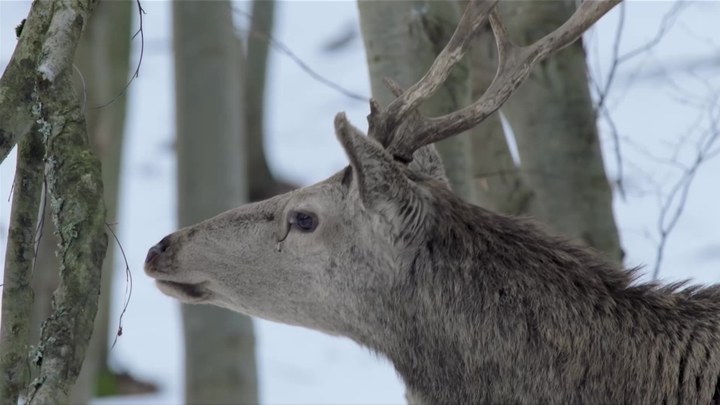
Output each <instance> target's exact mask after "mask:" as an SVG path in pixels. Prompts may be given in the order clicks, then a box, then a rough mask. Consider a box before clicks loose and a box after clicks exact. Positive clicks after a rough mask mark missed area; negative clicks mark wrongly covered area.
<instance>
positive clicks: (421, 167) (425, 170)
mask: <svg viewBox="0 0 720 405" xmlns="http://www.w3.org/2000/svg"><path fill="white" fill-rule="evenodd" d="M408 166H409V167H410V169H411V170H413V171H415V172H418V173H422V174H424V175H426V176H429V177H431V178H433V179H435V180H437V181H440V182H442V183H443V184H445V185H446V186H447V187H448V188H450V181H448V178H447V175H445V166H443V162H442V159H441V158H440V154H439V153H438V151H437V149H436V148H435V145H434V144H430V145H427V146H423V147H422V148H420V149H418V150H417V151H415V153H414V154H413V160H412V162H410V164H409V165H408Z"/></svg>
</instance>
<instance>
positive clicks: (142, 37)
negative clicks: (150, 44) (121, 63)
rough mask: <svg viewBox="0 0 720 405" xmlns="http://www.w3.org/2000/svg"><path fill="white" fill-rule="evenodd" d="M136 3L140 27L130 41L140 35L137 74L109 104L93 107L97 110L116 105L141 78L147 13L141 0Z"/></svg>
mask: <svg viewBox="0 0 720 405" xmlns="http://www.w3.org/2000/svg"><path fill="white" fill-rule="evenodd" d="M135 3H136V4H137V7H138V16H139V19H140V27H139V28H138V29H137V31H135V33H134V34H133V36H132V37H131V38H130V40H131V41H133V40H135V37H137V36H138V35H140V58H139V59H138V63H137V66H136V67H135V72H134V73H133V74H132V76H131V77H130V80H128V82H127V84H125V87H123V88H122V90H120V92H119V93H118V94H117V95H116V96H115V97H113V98H112V99H111V100H110V101H108V102H107V103H104V104H101V105H99V106H97V107H93V109H96V110H97V109H101V108H105V107H107V106H109V105H110V104H112V103H114V102H115V101H116V100H117V99H119V98H120V97H122V96H124V95H125V93H126V92H127V89H128V88H130V85H131V84H132V82H133V81H135V79H137V78H138V77H139V76H140V66H141V65H142V61H143V56H144V55H145V30H144V29H143V15H144V14H146V13H145V9H144V8H143V7H142V4H140V0H135Z"/></svg>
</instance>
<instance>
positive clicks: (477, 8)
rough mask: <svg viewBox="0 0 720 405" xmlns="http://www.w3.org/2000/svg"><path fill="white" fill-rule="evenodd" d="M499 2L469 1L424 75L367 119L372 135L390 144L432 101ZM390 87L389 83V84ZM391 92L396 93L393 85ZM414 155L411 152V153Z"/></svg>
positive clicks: (383, 142) (385, 143)
mask: <svg viewBox="0 0 720 405" xmlns="http://www.w3.org/2000/svg"><path fill="white" fill-rule="evenodd" d="M497 2H498V0H470V1H469V2H468V5H467V7H466V8H465V12H464V13H463V15H462V17H461V18H460V22H459V23H458V25H457V27H456V28H455V32H454V33H453V35H452V37H451V38H450V41H448V43H447V45H445V48H443V50H442V51H441V52H440V54H439V55H438V57H437V58H436V59H435V61H434V62H433V64H432V66H430V68H429V69H428V71H427V72H426V73H425V75H424V76H423V77H422V78H421V79H420V80H419V81H418V82H417V83H415V84H414V85H412V86H411V87H410V88H409V89H407V90H406V91H405V92H403V93H402V95H400V96H398V97H397V98H396V99H395V100H393V101H392V102H391V103H390V104H389V105H388V106H387V108H385V109H384V110H383V111H376V113H374V114H373V113H372V111H371V114H370V115H369V116H368V122H369V132H370V134H369V135H370V136H372V137H374V138H375V139H378V140H380V141H381V143H382V144H384V145H387V142H392V139H390V138H391V137H392V133H393V132H394V131H395V130H396V129H397V128H398V127H399V126H400V124H402V123H403V121H404V120H405V119H406V118H407V117H408V114H410V113H411V112H413V111H415V110H416V109H417V108H418V107H419V106H420V104H422V102H423V101H425V100H427V99H428V98H430V97H431V96H432V95H433V94H435V92H436V91H437V90H438V89H439V88H440V87H441V86H442V84H443V83H444V82H445V80H447V78H448V76H449V75H450V71H451V70H452V68H453V66H455V64H457V63H458V62H459V61H460V60H461V59H462V57H463V56H464V55H465V52H466V51H467V49H468V46H469V44H470V41H471V40H472V39H473V38H474V37H475V35H476V34H477V33H478V31H479V30H480V28H481V27H482V26H483V22H484V21H485V19H486V18H487V16H488V15H489V14H490V11H491V10H492V9H493V7H494V6H495V4H496V3H497ZM386 84H387V82H386ZM391 90H392V91H395V89H393V87H392V86H391ZM411 154H412V153H411Z"/></svg>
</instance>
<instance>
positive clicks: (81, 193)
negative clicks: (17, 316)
mask: <svg viewBox="0 0 720 405" xmlns="http://www.w3.org/2000/svg"><path fill="white" fill-rule="evenodd" d="M96 3H97V0H36V1H34V2H33V5H32V7H31V9H30V13H29V15H28V18H27V20H26V22H25V24H24V27H23V29H22V32H21V34H20V38H19V42H18V45H17V47H16V49H15V52H14V53H13V57H12V59H11V60H10V62H9V64H8V67H7V69H6V70H5V72H4V73H3V76H2V78H0V161H2V160H4V158H5V157H6V156H7V154H8V153H9V151H10V149H12V147H13V146H14V145H15V143H16V142H18V140H19V139H22V137H23V136H24V135H25V134H26V132H28V130H29V129H30V128H31V127H32V126H33V125H34V126H35V128H36V130H37V136H38V137H39V138H40V139H41V140H42V141H43V142H44V144H45V147H46V148H45V149H46V153H45V155H44V162H45V178H46V181H47V192H48V197H49V199H50V201H51V204H50V206H51V210H52V218H53V221H54V222H55V223H56V225H57V229H59V236H60V243H59V246H58V255H59V257H60V261H61V266H60V267H61V268H60V279H61V281H60V285H59V287H58V288H57V290H56V291H55V293H54V296H53V301H54V306H53V310H54V311H53V314H52V315H51V316H50V317H49V318H48V319H47V321H45V322H44V324H43V328H42V336H41V339H40V342H38V344H37V345H35V349H34V350H33V351H32V353H31V356H32V360H33V362H34V363H35V364H36V365H37V366H39V372H38V377H37V378H35V379H34V380H33V381H32V382H31V383H30V386H29V387H28V396H27V398H25V403H27V404H33V403H38V404H47V403H66V402H67V400H68V392H69V391H70V388H71V387H72V385H73V383H74V382H75V379H76V378H77V375H78V373H79V371H80V367H81V365H82V361H83V357H84V353H85V349H86V347H87V344H88V341H89V339H90V335H91V333H92V327H93V321H94V318H95V313H96V311H97V301H98V295H99V293H100V268H101V265H102V261H103V257H104V255H105V250H106V247H107V236H106V234H105V207H104V204H103V200H102V196H103V194H102V193H103V186H102V179H101V176H100V164H99V161H98V160H97V159H96V158H95V157H94V156H93V155H92V153H91V152H90V146H89V144H88V140H87V139H88V138H87V133H86V128H85V118H84V116H83V113H82V111H81V108H80V102H79V100H78V98H77V96H76V94H75V93H74V91H73V87H72V85H71V82H70V75H71V74H72V67H71V66H72V65H71V64H72V60H73V57H74V54H75V49H76V47H77V43H78V41H79V38H80V34H81V32H82V30H83V27H84V25H85V23H86V21H87V20H88V18H89V16H90V14H91V13H92V11H93V9H94V7H95V5H96ZM23 142H24V141H23ZM38 201H39V198H38ZM30 228H31V229H33V230H34V227H30ZM33 242H34V240H33ZM4 309H5V308H3V310H4ZM25 316H26V317H28V318H29V314H25ZM4 320H5V319H4V317H3V321H4ZM23 357H24V356H23ZM26 361H27V360H25V359H23V362H22V363H23V364H25V363H26Z"/></svg>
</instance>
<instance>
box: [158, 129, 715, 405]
mask: <svg viewBox="0 0 720 405" xmlns="http://www.w3.org/2000/svg"><path fill="white" fill-rule="evenodd" d="M338 137H339V140H340V142H341V144H342V145H343V147H344V148H345V150H346V152H347V154H348V156H349V158H350V162H351V166H350V167H349V168H348V169H346V170H344V171H342V172H340V173H338V174H336V175H334V176H332V177H331V178H329V179H328V180H326V181H324V182H321V183H318V184H316V185H313V186H310V187H306V188H304V189H300V190H296V191H293V192H290V193H288V194H284V195H281V196H278V197H275V198H272V199H270V200H266V201H264V202H260V203H256V204H250V205H246V206H243V207H240V208H237V209H235V210H231V211H228V212H226V213H223V214H220V215H219V216H217V217H215V218H212V219H209V220H207V221H204V222H201V223H199V224H197V225H194V226H191V227H188V228H185V229H182V230H179V231H177V232H175V233H173V234H171V235H168V236H167V237H166V238H165V239H164V240H163V241H162V242H161V245H159V247H154V248H153V251H154V252H155V253H156V254H153V255H152V257H151V256H150V255H149V256H148V258H149V260H148V262H147V263H146V272H147V274H149V275H150V276H151V277H154V278H155V279H157V280H158V286H159V288H160V289H161V290H162V291H163V292H165V293H166V294H168V295H171V296H173V297H176V298H178V299H180V300H182V301H184V302H194V303H209V304H214V305H219V306H223V307H226V308H229V309H232V310H235V311H238V312H242V313H245V314H248V315H253V316H258V317H262V318H266V319H270V320H274V321H279V322H284V323H288V324H293V325H300V326H305V327H309V328H313V329H317V330H320V331H324V332H326V333H330V334H334V335H343V336H347V337H349V338H351V339H353V340H355V341H356V342H358V343H359V344H362V345H364V346H367V347H369V348H371V349H373V350H375V351H377V352H379V353H381V354H383V355H384V356H386V357H387V358H388V359H390V361H392V363H393V364H394V366H395V368H396V369H397V371H398V373H399V374H400V375H401V376H402V378H403V380H404V381H405V383H406V384H407V386H408V389H409V395H408V398H409V399H411V400H413V401H417V402H425V403H432V404H439V403H452V404H460V403H557V404H567V403H598V404H609V403H616V404H621V403H632V404H641V403H647V404H660V403H666V404H706V403H710V402H711V401H712V402H714V403H720V400H719V399H718V398H719V397H720V392H719V391H718V390H719V388H718V379H719V378H720V287H718V286H711V287H705V288H699V287H682V286H681V285H671V286H658V285H653V284H640V283H634V282H633V277H634V276H633V272H632V271H625V270H622V269H620V268H618V267H617V266H615V265H614V264H611V263H609V262H608V261H606V260H604V259H603V258H602V257H601V255H600V254H598V253H597V252H593V251H591V250H589V249H587V248H584V247H580V246H578V245H576V244H575V243H573V242H570V241H567V240H565V239H562V238H559V237H556V236H552V235H550V234H549V233H547V232H546V231H545V230H543V229H542V228H541V227H540V226H538V225H536V224H534V223H532V222H531V221H528V220H524V219H518V218H510V217H506V216H502V215H498V214H495V213H492V212H489V211H487V210H485V209H483V208H480V207H477V206H473V205H470V204H468V203H466V202H464V201H462V200H461V199H459V198H458V197H456V196H455V195H454V194H453V193H452V192H451V191H450V190H449V188H448V187H447V182H446V180H445V177H444V174H443V172H442V165H441V163H440V161H439V159H438V158H437V154H436V153H435V152H434V151H433V149H432V148H425V149H424V150H421V151H418V152H416V154H415V159H414V161H413V163H412V164H410V165H409V166H406V165H403V164H401V163H398V162H395V161H394V160H393V159H392V158H391V157H390V156H389V155H388V154H387V152H385V150H384V149H383V148H382V147H381V146H380V145H379V144H378V143H376V142H375V141H373V140H371V139H368V138H366V137H362V136H360V135H359V134H358V133H357V131H356V130H354V129H352V128H345V129H342V128H340V129H339V130H338ZM294 210H304V211H311V212H313V213H315V214H316V215H317V216H318V218H319V225H318V227H317V229H316V230H315V231H314V232H312V233H303V232H300V231H299V230H297V229H294V228H291V227H290V226H289V225H288V220H287V218H288V215H289V213H292V212H293V211H294Z"/></svg>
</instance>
